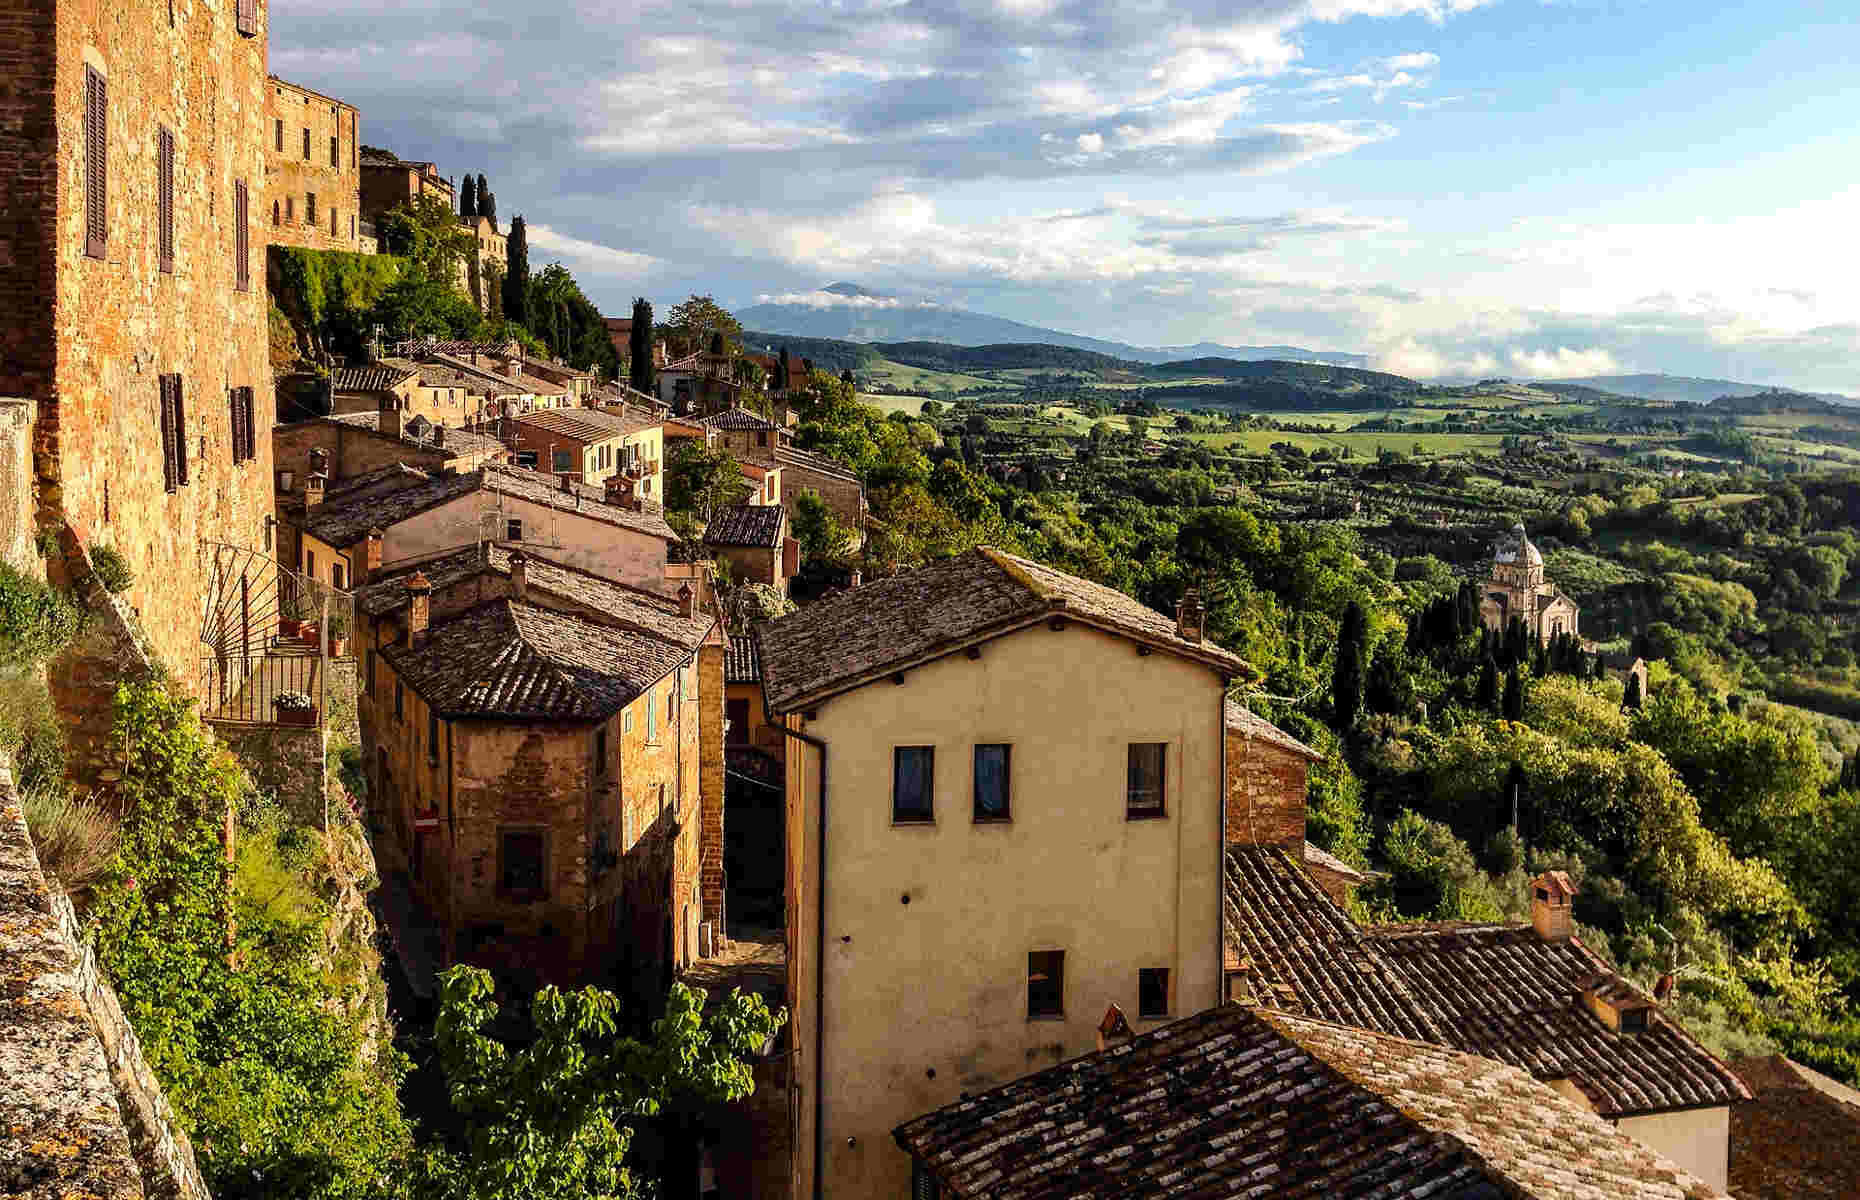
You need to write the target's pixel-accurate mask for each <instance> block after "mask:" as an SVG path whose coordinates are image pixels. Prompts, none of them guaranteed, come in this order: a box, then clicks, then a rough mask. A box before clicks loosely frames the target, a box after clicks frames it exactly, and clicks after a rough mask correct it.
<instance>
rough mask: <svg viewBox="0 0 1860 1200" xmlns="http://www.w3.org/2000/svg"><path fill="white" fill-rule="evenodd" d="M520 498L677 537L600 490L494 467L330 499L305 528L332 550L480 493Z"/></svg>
mask: <svg viewBox="0 0 1860 1200" xmlns="http://www.w3.org/2000/svg"><path fill="white" fill-rule="evenodd" d="M481 490H482V491H485V492H490V493H493V494H501V495H506V496H515V497H518V498H520V499H524V500H528V501H530V502H532V503H535V504H543V505H547V506H549V507H551V508H556V509H560V510H562V511H564V512H572V513H574V514H575V515H577V516H580V517H585V518H587V519H588V520H591V521H599V522H601V523H603V524H607V525H614V526H618V527H620V528H623V529H631V530H634V531H636V532H639V533H644V534H647V535H649V536H651V537H657V538H664V539H665V540H666V541H668V542H669V541H671V540H673V539H674V538H675V537H677V534H675V533H674V532H673V531H672V527H671V526H670V525H667V524H666V523H665V518H664V516H662V515H661V514H660V513H658V512H654V511H642V512H635V511H633V510H632V509H630V508H622V507H621V506H619V505H615V504H608V503H607V502H606V501H605V500H604V499H603V498H602V497H603V493H602V491H601V490H600V489H598V488H590V487H585V486H580V485H577V486H575V487H573V488H571V490H569V491H567V492H564V491H563V490H562V485H561V484H560V483H558V482H557V481H556V478H555V476H553V475H543V474H540V473H538V472H536V471H530V470H525V469H524V468H522V467H512V466H505V465H494V466H486V467H482V468H480V469H479V470H476V471H466V472H461V473H459V474H456V475H440V476H435V477H433V478H431V479H426V480H423V481H418V482H416V483H415V484H414V486H411V487H407V488H403V489H402V490H399V491H396V492H393V493H391V494H390V495H387V496H375V495H364V494H358V495H353V496H351V495H348V494H344V495H341V496H330V497H327V498H325V499H324V501H323V503H321V504H319V505H317V506H316V507H315V508H313V509H310V510H309V511H308V512H307V513H306V514H305V517H304V528H305V529H307V530H309V531H310V532H311V533H312V534H314V535H316V536H317V537H319V538H321V539H322V540H323V541H326V542H328V543H329V544H330V545H332V546H352V545H354V544H355V543H356V542H358V541H360V540H361V539H362V538H363V536H365V535H366V534H367V533H368V531H369V530H370V529H372V528H374V527H375V526H377V525H379V526H381V528H383V529H386V528H387V527H388V526H390V525H394V524H398V523H399V522H401V521H405V520H406V519H408V518H409V517H412V516H416V515H418V514H420V513H423V512H426V511H427V510H428V509H432V508H437V507H438V506H439V505H441V504H449V503H451V502H452V501H454V500H456V499H458V498H459V497H460V496H464V495H468V494H469V493H471V492H475V491H481Z"/></svg>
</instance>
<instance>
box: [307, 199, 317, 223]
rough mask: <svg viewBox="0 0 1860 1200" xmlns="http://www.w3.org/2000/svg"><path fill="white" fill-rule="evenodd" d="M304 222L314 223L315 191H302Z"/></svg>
mask: <svg viewBox="0 0 1860 1200" xmlns="http://www.w3.org/2000/svg"><path fill="white" fill-rule="evenodd" d="M304 224H306V225H315V224H316V193H315V192H305V193H304Z"/></svg>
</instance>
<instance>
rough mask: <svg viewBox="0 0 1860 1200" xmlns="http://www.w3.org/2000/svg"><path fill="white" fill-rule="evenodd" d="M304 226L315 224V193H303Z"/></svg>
mask: <svg viewBox="0 0 1860 1200" xmlns="http://www.w3.org/2000/svg"><path fill="white" fill-rule="evenodd" d="M305 157H308V155H306V156H305ZM304 224H306V225H315V224H316V193H315V192H305V193H304Z"/></svg>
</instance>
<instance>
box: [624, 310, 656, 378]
mask: <svg viewBox="0 0 1860 1200" xmlns="http://www.w3.org/2000/svg"><path fill="white" fill-rule="evenodd" d="M652 342H653V337H652V303H651V301H649V300H647V299H646V298H645V297H644V296H636V297H634V298H633V329H632V331H631V332H630V333H629V334H628V335H627V382H628V383H630V384H632V385H633V387H634V389H635V390H637V391H641V392H645V393H646V394H647V395H649V396H652V395H657V394H658V393H657V392H655V391H654V390H653V386H654V382H655V380H654V376H655V374H656V370H655V367H654V364H653V361H652Z"/></svg>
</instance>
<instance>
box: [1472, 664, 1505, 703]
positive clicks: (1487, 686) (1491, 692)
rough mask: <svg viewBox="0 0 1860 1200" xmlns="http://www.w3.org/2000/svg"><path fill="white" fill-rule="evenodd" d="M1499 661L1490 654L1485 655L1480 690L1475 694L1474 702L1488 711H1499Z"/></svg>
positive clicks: (1480, 672) (1480, 675)
mask: <svg viewBox="0 0 1860 1200" xmlns="http://www.w3.org/2000/svg"><path fill="white" fill-rule="evenodd" d="M1498 701H1499V697H1498V661H1497V660H1496V659H1494V658H1493V657H1492V656H1491V655H1490V654H1487V655H1486V656H1485V662H1484V664H1483V665H1482V666H1481V667H1480V668H1479V691H1478V692H1477V693H1476V694H1475V696H1474V703H1476V704H1478V706H1479V707H1480V708H1483V709H1485V710H1486V711H1487V712H1492V713H1495V712H1497V711H1498Z"/></svg>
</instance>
